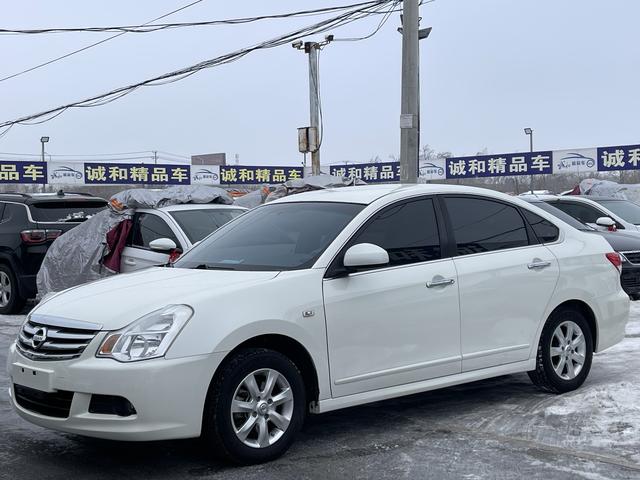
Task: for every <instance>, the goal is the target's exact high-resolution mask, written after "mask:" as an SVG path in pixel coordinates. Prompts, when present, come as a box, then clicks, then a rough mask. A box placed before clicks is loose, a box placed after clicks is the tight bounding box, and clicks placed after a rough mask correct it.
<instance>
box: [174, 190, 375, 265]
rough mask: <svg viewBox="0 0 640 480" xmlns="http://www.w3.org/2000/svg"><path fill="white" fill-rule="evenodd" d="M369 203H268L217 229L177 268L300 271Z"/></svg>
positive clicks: (310, 263) (189, 253)
mask: <svg viewBox="0 0 640 480" xmlns="http://www.w3.org/2000/svg"><path fill="white" fill-rule="evenodd" d="M363 208H364V205H359V204H353V203H335V202H313V203H311V202H309V203H305V202H291V203H276V204H270V205H269V204H268V205H265V206H262V207H258V208H255V209H253V210H250V211H248V212H247V213H245V214H244V215H242V216H241V217H239V218H238V219H236V220H235V221H233V222H231V223H229V224H227V225H225V226H224V227H222V228H220V229H218V230H216V231H215V232H214V233H213V234H212V235H210V236H209V237H207V238H205V239H204V240H203V241H202V242H201V243H199V244H198V245H196V246H195V247H194V248H193V249H192V250H189V251H188V252H187V253H186V254H185V255H183V257H182V258H181V259H180V260H178V262H176V263H175V267H177V268H203V269H221V270H272V271H279V270H297V269H303V268H309V267H311V266H312V265H313V264H314V263H315V261H316V260H317V259H318V257H319V256H320V255H321V254H322V252H324V250H325V249H326V248H327V247H328V246H329V244H330V243H331V242H332V241H333V240H334V239H335V238H336V236H337V235H338V234H339V233H340V232H341V231H342V229H344V227H346V226H347V224H348V223H349V222H351V220H353V218H354V217H355V216H356V215H357V214H358V213H359V212H360V211H361V210H362V209H363Z"/></svg>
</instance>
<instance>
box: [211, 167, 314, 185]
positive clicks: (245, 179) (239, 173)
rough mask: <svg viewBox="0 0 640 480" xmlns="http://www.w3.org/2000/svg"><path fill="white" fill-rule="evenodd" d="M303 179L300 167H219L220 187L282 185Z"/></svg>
mask: <svg viewBox="0 0 640 480" xmlns="http://www.w3.org/2000/svg"><path fill="white" fill-rule="evenodd" d="M302 177H304V170H303V168H302V167H255V166H245V165H233V166H230V165H226V166H221V167H220V182H219V183H220V184H222V185H257V184H263V183H284V182H286V181H287V180H295V179H298V178H302Z"/></svg>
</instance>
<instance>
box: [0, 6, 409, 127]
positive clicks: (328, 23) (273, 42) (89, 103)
mask: <svg viewBox="0 0 640 480" xmlns="http://www.w3.org/2000/svg"><path fill="white" fill-rule="evenodd" d="M390 1H393V2H394V3H396V2H397V0H380V1H377V2H376V3H375V4H374V5H367V6H365V7H359V8H355V9H352V10H349V11H347V12H344V13H341V14H340V15H337V16H335V17H332V18H329V19H324V20H322V21H320V22H318V23H315V24H313V25H310V26H306V27H303V28H300V29H298V30H295V31H293V32H291V33H287V34H284V35H280V36H278V37H275V38H272V39H270V40H266V41H264V42H261V43H258V44H254V45H252V46H250V47H246V48H243V49H240V50H236V51H234V52H231V53H227V54H224V55H221V56H218V57H215V58H212V59H209V60H205V61H203V62H200V63H197V64H195V65H191V66H189V67H186V68H182V69H180V70H175V71H172V72H169V73H165V74H162V75H159V76H156V77H153V78H149V79H147V80H144V81H141V82H139V83H136V84H133V85H127V86H125V87H120V88H117V89H115V90H112V91H110V92H106V93H103V94H100V95H95V96H93V97H89V98H86V99H84V100H80V101H77V102H73V103H69V104H66V105H62V106H59V107H55V108H51V109H49V110H46V111H43V112H39V113H35V114H32V115H27V116H24V117H20V118H17V119H15V120H9V121H5V122H0V128H4V127H8V126H10V125H14V124H32V123H33V121H34V120H36V119H41V118H43V117H46V119H45V120H42V121H40V122H38V123H42V122H46V121H48V120H51V119H52V118H55V116H58V115H60V114H62V113H63V112H64V111H66V110H67V109H70V108H87V107H95V106H100V105H106V104H107V103H110V102H112V101H115V100H118V99H119V98H122V97H123V96H125V95H128V94H129V93H132V92H133V91H135V90H137V89H138V88H141V87H146V86H157V85H166V84H168V83H173V82H177V81H179V80H182V79H184V78H187V77H189V76H190V75H193V74H195V73H196V72H199V71H201V70H204V69H207V68H213V67H216V66H220V65H224V64H227V63H230V62H233V61H237V60H239V59H240V58H242V57H244V56H245V55H248V54H249V53H252V52H255V51H258V50H263V49H270V48H275V47H278V46H281V45H285V44H287V43H290V42H293V41H296V40H300V39H301V38H304V37H306V36H309V35H315V34H319V33H323V32H326V31H328V30H330V29H334V28H340V27H343V26H345V25H348V24H350V23H352V22H355V21H357V20H360V19H362V18H365V17H368V16H370V15H373V14H376V13H380V12H381V11H384V10H386V9H385V7H386V6H387V5H388V4H389V3H390Z"/></svg>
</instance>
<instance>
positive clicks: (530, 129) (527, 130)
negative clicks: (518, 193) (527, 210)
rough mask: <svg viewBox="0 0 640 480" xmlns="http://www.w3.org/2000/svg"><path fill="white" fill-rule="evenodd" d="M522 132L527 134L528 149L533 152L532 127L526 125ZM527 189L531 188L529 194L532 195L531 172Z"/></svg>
mask: <svg viewBox="0 0 640 480" xmlns="http://www.w3.org/2000/svg"><path fill="white" fill-rule="evenodd" d="M524 133H525V134H526V135H529V151H530V152H531V153H533V129H532V128H529V127H527V128H525V129H524ZM529 190H531V195H533V174H531V179H530V183H529Z"/></svg>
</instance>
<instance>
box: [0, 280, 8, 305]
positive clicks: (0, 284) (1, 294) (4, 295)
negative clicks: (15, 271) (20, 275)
mask: <svg viewBox="0 0 640 480" xmlns="http://www.w3.org/2000/svg"><path fill="white" fill-rule="evenodd" d="M10 301H11V279H10V278H9V275H7V274H6V273H5V272H0V307H6V306H7V305H9V302H10Z"/></svg>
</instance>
